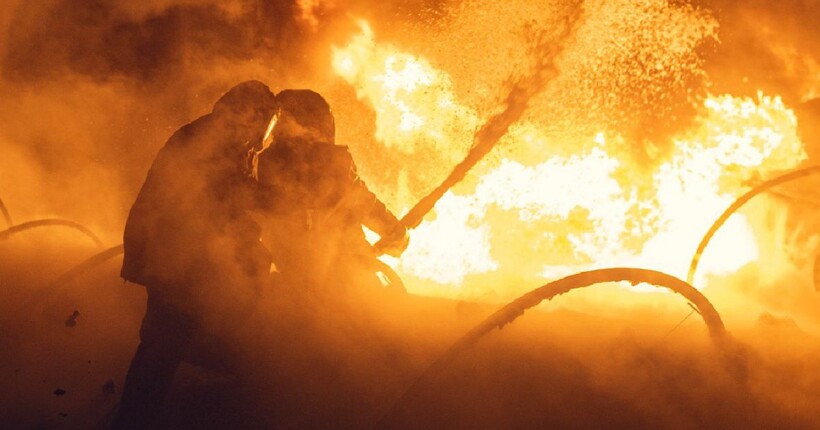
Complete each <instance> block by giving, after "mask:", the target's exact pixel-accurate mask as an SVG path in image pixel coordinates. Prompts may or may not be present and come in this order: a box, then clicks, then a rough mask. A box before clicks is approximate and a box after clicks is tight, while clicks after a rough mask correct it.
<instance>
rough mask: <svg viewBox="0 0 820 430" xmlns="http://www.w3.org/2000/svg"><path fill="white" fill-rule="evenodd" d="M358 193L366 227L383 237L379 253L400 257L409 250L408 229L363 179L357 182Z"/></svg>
mask: <svg viewBox="0 0 820 430" xmlns="http://www.w3.org/2000/svg"><path fill="white" fill-rule="evenodd" d="M355 185H356V193H357V194H358V197H359V201H360V202H361V204H362V209H363V210H364V213H365V218H364V225H365V226H366V227H367V228H369V229H371V230H373V231H374V232H376V233H378V235H379V236H381V241H380V245H379V249H377V251H378V252H379V253H384V254H388V255H391V256H393V257H398V256H399V255H401V253H402V252H404V250H405V249H407V245H408V244H409V242H410V236H409V235H408V233H407V228H406V227H405V226H404V225H403V224H402V223H401V221H399V219H398V218H396V216H395V215H393V213H392V212H390V211H389V210H388V209H387V207H386V206H385V205H384V203H382V201H381V200H379V199H378V198H377V197H376V195H375V194H373V192H371V191H370V190H369V189H367V186H366V185H365V184H364V182H362V181H361V179H357V180H356V183H355Z"/></svg>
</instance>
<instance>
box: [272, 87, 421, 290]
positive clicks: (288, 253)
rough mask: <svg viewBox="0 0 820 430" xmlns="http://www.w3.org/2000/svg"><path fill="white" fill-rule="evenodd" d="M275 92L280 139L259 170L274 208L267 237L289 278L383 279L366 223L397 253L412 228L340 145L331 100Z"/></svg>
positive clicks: (314, 283) (338, 282)
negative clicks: (389, 206) (364, 178)
mask: <svg viewBox="0 0 820 430" xmlns="http://www.w3.org/2000/svg"><path fill="white" fill-rule="evenodd" d="M276 98H277V102H278V103H279V106H280V112H279V118H278V120H277V122H276V126H275V127H274V129H273V139H274V143H273V145H272V146H271V147H269V148H268V149H267V150H265V151H263V152H262V154H261V155H260V156H259V163H258V171H257V175H258V178H259V182H260V184H261V185H262V189H263V203H262V205H263V207H265V208H266V209H267V211H268V212H269V213H270V214H271V216H270V222H268V224H267V226H266V228H265V229H264V232H265V238H266V240H267V242H268V244H269V247H270V248H271V253H272V254H273V261H274V264H275V265H276V268H277V270H278V272H279V273H280V276H281V279H282V283H283V284H285V285H288V286H290V287H296V288H298V287H307V288H314V289H315V288H325V287H331V288H333V289H338V288H345V287H347V286H349V285H351V284H356V285H363V286H364V285H376V284H380V282H379V279H378V278H377V277H376V272H377V271H380V269H383V265H381V264H379V262H377V260H376V256H377V255H376V253H375V252H374V251H373V248H372V246H371V245H370V243H368V242H367V240H366V238H365V235H364V231H363V230H362V226H363V225H364V226H366V227H367V228H369V229H371V230H373V231H375V232H376V233H378V234H379V235H380V236H382V237H383V238H385V239H386V240H385V243H389V244H390V247H389V248H391V249H388V251H390V252H391V253H393V254H396V255H397V254H400V253H401V252H402V251H403V250H404V249H405V248H406V246H407V239H408V237H407V229H406V228H405V227H404V226H403V225H402V224H401V223H400V222H399V220H398V219H397V218H396V217H395V216H394V215H393V214H392V213H391V212H390V211H389V210H388V209H387V208H386V207H385V205H384V203H382V202H381V201H380V200H379V199H378V198H377V197H376V196H375V195H374V194H373V193H372V192H371V191H370V190H369V189H368V188H367V186H366V185H365V184H364V182H363V181H362V180H361V178H360V177H359V176H358V174H357V173H356V165H355V163H354V162H353V157H352V156H351V155H350V152H349V151H348V149H347V147H345V146H338V145H335V126H334V120H333V114H332V113H331V111H330V107H329V106H328V104H327V102H326V101H325V100H324V99H323V98H322V97H321V96H320V95H319V94H317V93H315V92H313V91H310V90H286V91H282V92H281V93H279V94H277V96H276ZM396 277H397V276H396ZM328 284H333V285H332V286H329V285H328ZM395 284H396V285H395V287H396V288H400V289H403V286H402V285H401V282H400V281H399V282H398V283H395Z"/></svg>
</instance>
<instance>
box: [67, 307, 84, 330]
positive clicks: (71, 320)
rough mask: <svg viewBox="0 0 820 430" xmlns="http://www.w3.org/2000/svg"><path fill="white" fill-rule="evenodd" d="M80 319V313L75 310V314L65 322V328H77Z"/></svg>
mask: <svg viewBox="0 0 820 430" xmlns="http://www.w3.org/2000/svg"><path fill="white" fill-rule="evenodd" d="M79 317H80V311H78V310H76V309H75V310H74V312H72V313H71V315H69V316H68V318H67V319H66V320H65V326H66V327H76V326H77V318H79Z"/></svg>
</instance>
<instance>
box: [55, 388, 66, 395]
mask: <svg viewBox="0 0 820 430" xmlns="http://www.w3.org/2000/svg"><path fill="white" fill-rule="evenodd" d="M65 393H66V390H63V389H62V388H58V389H56V390H54V395H55V396H65Z"/></svg>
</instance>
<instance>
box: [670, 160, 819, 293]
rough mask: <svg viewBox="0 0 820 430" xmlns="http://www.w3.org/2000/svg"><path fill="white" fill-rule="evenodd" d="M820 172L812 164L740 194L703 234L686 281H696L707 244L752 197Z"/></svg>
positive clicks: (817, 167)
mask: <svg viewBox="0 0 820 430" xmlns="http://www.w3.org/2000/svg"><path fill="white" fill-rule="evenodd" d="M817 173H820V166H810V167H806V168H803V169H800V170H795V171H793V172H790V173H786V174H784V175H781V176H778V177H776V178H773V179H769V180H767V181H765V182H763V183H762V184H760V185H758V186H756V187H754V188H752V189H751V190H749V191H747V192H746V194H743V195H742V196H740V197H739V198H738V199H737V200H735V202H734V203H732V205H731V206H729V207H728V208H726V210H725V211H723V213H722V214H720V217H718V219H716V220H715V222H714V223H713V224H712V227H711V228H709V231H707V232H706V234H705V235H704V236H703V239H701V241H700V244H698V249H697V250H696V251H695V255H693V256H692V262H691V263H690V264H689V273H688V274H687V275H686V282H687V283H689V284H691V283H693V282H694V279H695V272H696V271H697V270H698V263H700V257H701V255H702V254H703V251H704V250H705V249H706V246H707V245H708V244H709V241H710V240H712V236H714V235H715V233H717V231H718V229H720V227H722V226H723V224H724V223H725V222H726V220H728V219H729V217H730V216H732V215H733V214H734V213H735V212H737V210H738V209H740V208H741V207H743V205H745V204H746V202H748V201H749V200H751V199H752V197H754V196H756V195H758V194H760V193H762V192H764V191H766V190H768V189H770V188H773V187H776V186H778V185H780V184H784V183H786V182H789V181H794V180H796V179H800V178H803V177H806V176H809V175H814V174H817Z"/></svg>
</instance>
